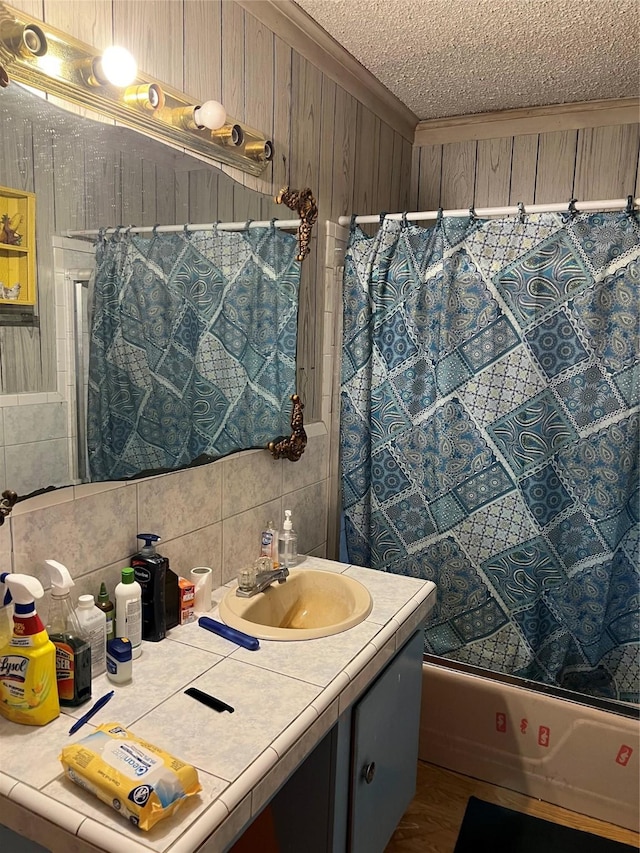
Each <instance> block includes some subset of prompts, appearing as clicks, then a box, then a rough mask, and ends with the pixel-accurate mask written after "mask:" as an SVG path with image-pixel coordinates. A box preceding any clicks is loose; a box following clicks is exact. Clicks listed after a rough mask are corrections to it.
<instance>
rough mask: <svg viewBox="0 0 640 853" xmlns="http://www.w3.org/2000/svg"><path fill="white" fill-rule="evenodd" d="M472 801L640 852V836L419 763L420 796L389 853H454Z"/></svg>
mask: <svg viewBox="0 0 640 853" xmlns="http://www.w3.org/2000/svg"><path fill="white" fill-rule="evenodd" d="M470 796H475V797H479V798H480V799H481V800H486V801H487V802H491V803H497V804H498V805H501V806H506V807H507V808H510V809H514V810H515V811H521V812H526V813H527V814H531V815H534V816H536V817H540V818H543V819H544V820H550V821H553V822H554V823H561V824H564V825H565V826H572V827H574V828H576V829H581V830H583V831H585V832H592V833H593V834H594V835H602V836H604V837H606V838H612V839H614V840H615V841H621V842H623V843H625V844H630V845H631V846H635V847H638V846H639V836H638V833H636V832H632V831H631V830H629V829H623V828H621V827H619V826H614V825H613V824H610V823H604V822H603V821H600V820H595V819H594V818H590V817H586V816H585V815H580V814H577V813H576V812H571V811H568V810H567V809H563V808H560V807H559V806H554V805H551V804H550V803H544V802H542V801H541V800H535V799H532V798H531V797H527V796H525V795H524V794H518V793H516V792H515V791H509V790H507V789H506V788H499V787H498V786H497V785H490V784H489V783H488V782H480V781H478V780H476V779H471V778H470V777H468V776H461V775H460V774H458V773H452V772H451V771H449V770H443V769H442V768H441V767H436V766H435V765H433V764H426V763H425V762H423V761H419V762H418V781H417V789H416V795H415V797H414V799H413V801H412V803H411V805H410V806H409V808H408V809H407V811H406V812H405V814H404V816H403V818H402V820H401V821H400V823H399V824H398V828H397V829H396V831H395V832H394V834H393V836H392V838H391V841H390V842H389V844H388V845H387V847H386V849H385V853H453V850H454V848H455V846H456V838H457V837H458V830H459V829H460V824H461V823H462V818H463V815H464V811H465V808H466V805H467V800H468V798H469V797H470Z"/></svg>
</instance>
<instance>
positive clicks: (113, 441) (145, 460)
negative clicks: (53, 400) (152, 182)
mask: <svg viewBox="0 0 640 853" xmlns="http://www.w3.org/2000/svg"><path fill="white" fill-rule="evenodd" d="M296 254H297V241H296V236H295V235H294V234H289V233H285V232H283V231H280V230H277V229H276V228H274V227H267V228H252V229H248V230H246V231H243V232H225V231H216V230H211V231H206V232H205V231H188V232H187V231H186V230H185V231H184V232H180V233H156V234H154V235H153V236H152V237H147V236H142V235H128V234H126V233H124V234H116V235H115V236H113V237H110V238H108V239H103V238H102V237H101V238H100V239H99V240H98V243H97V247H96V275H95V286H94V298H93V317H92V323H91V342H90V359H89V391H88V418H87V420H88V425H87V434H88V448H89V449H88V454H89V464H90V471H91V479H92V480H112V479H122V478H127V477H130V476H134V475H136V474H139V473H140V472H141V471H148V470H157V469H166V468H176V467H180V466H185V465H188V464H190V463H191V462H193V461H194V460H197V459H198V458H199V457H203V458H217V457H222V456H225V455H227V454H229V453H232V452H234V451H237V450H240V449H243V448H250V447H265V446H266V444H267V443H268V442H269V441H271V440H272V439H274V438H277V437H278V436H281V435H284V434H288V433H289V432H290V431H291V430H290V424H289V419H290V412H291V401H290V396H291V394H293V393H294V392H295V367H296V346H297V319H298V290H299V282H300V264H299V263H298V262H297V261H296Z"/></svg>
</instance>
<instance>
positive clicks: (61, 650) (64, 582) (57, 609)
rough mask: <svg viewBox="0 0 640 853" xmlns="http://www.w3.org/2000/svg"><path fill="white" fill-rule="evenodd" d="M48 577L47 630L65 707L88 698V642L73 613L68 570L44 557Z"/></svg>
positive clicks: (89, 669) (89, 690) (89, 662)
mask: <svg viewBox="0 0 640 853" xmlns="http://www.w3.org/2000/svg"><path fill="white" fill-rule="evenodd" d="M45 563H46V564H47V566H48V567H49V575H50V577H51V607H50V609H49V621H48V623H47V631H48V633H49V638H50V640H51V642H52V643H53V644H54V646H55V647H56V678H57V681H58V697H59V699H60V704H61V705H62V706H63V707H65V708H75V707H76V706H77V705H82V703H83V702H86V701H87V700H88V699H91V645H90V643H89V640H88V638H87V637H86V636H85V634H84V632H83V630H82V628H81V627H80V623H79V622H78V617H77V616H76V614H75V611H74V609H73V606H72V604H71V598H70V596H69V590H70V589H71V587H72V586H75V584H74V582H73V580H72V579H71V575H70V574H69V570H68V569H67V567H66V566H63V565H62V563H58V562H56V560H45Z"/></svg>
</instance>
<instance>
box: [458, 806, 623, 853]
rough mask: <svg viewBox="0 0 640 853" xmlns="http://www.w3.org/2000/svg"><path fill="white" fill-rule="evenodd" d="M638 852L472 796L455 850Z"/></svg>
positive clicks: (474, 852) (496, 852) (467, 852)
mask: <svg viewBox="0 0 640 853" xmlns="http://www.w3.org/2000/svg"><path fill="white" fill-rule="evenodd" d="M480 850H483V851H484V850H486V851H491V853H540V851H544V853H638V848H636V847H630V846H629V845H628V844H622V843H620V842H619V841H611V840H610V839H608V838H602V837H601V836H599V835H593V834H592V833H590V832H583V831H582V830H580V829H572V828H571V827H568V826H562V825H561V824H558V823H551V822H550V821H548V820H543V819H542V818H539V817H533V815H528V814H522V813H521V812H516V811H513V810H512V809H507V808H505V807H504V806H496V805H494V804H493V803H486V802H485V801H484V800H479V799H478V798H477V797H469V801H468V803H467V810H466V811H465V814H464V818H463V820H462V826H461V827H460V832H459V834H458V840H457V842H456V847H455V850H454V853H478V851H480Z"/></svg>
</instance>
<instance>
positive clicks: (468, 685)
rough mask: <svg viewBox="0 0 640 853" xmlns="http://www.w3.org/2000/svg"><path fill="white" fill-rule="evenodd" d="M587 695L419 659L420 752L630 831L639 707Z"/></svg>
mask: <svg viewBox="0 0 640 853" xmlns="http://www.w3.org/2000/svg"><path fill="white" fill-rule="evenodd" d="M454 666H455V664H454ZM463 669H464V668H463ZM587 702H589V700H588V698H587V699H585V704H582V702H576V701H571V700H570V699H566V698H558V697H556V696H552V695H548V693H546V692H544V689H543V690H542V691H540V690H537V689H526V688H525V687H522V686H515V685H513V684H505V683H502V682H501V681H498V680H496V679H494V678H492V677H484V676H482V675H479V674H475V673H471V672H465V671H459V670H457V669H454V668H451V667H449V666H447V665H446V663H443V664H440V663H436V662H432V661H429V662H425V663H424V664H423V693H422V717H421V729H420V758H421V759H423V760H424V761H428V762H430V763H432V764H436V765H439V766H441V767H445V768H447V769H449V770H453V771H456V772H458V773H463V774H465V775H467V776H472V777H474V778H476V779H482V780H484V781H486V782H491V783H493V784H496V785H501V786H503V787H505V788H509V789H511V790H514V791H519V792H521V793H523V794H527V795H528V796H531V797H535V798H537V799H541V800H545V801H546V802H549V803H555V804H556V805H559V806H563V807H564V808H567V809H571V810H572V811H575V812H579V813H581V814H585V815H589V816H591V817H594V818H598V819H600V820H604V821H608V822H609V823H613V824H616V825H618V826H624V827H626V828H628V829H632V830H635V831H636V832H637V831H638V830H639V811H640V806H639V802H640V790H639V789H640V782H639V780H640V772H639V766H640V765H639V759H640V725H639V723H638V719H637V716H636V718H630V717H626V716H623V715H621V714H619V713H616V712H614V711H612V710H603V709H600V708H597V707H593V706H592V705H591V704H586V703H587ZM608 704H610V705H614V706H615V705H616V704H618V703H608Z"/></svg>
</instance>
